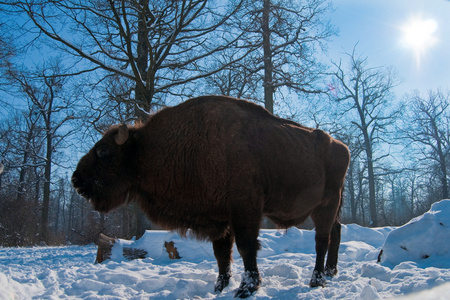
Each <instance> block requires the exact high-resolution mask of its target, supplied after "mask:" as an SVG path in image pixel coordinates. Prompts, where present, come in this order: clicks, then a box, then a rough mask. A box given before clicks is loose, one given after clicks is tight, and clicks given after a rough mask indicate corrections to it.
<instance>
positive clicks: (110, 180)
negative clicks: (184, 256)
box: [72, 96, 350, 298]
mask: <svg viewBox="0 0 450 300" xmlns="http://www.w3.org/2000/svg"><path fill="white" fill-rule="evenodd" d="M349 160H350V155H349V151H348V149H347V147H346V146H345V145H344V144H343V143H341V142H339V141H337V140H335V139H333V138H332V137H330V136H329V135H328V134H326V133H324V132H323V131H321V130H315V129H311V128H307V127H304V126H302V125H299V124H297V123H294V122H292V121H289V120H284V119H281V118H277V117H275V116H273V115H272V114H270V113H269V112H268V111H266V110H265V109H263V108H262V107H260V106H257V105H255V104H253V103H251V102H248V101H245V100H238V99H234V98H230V97H224V96H205V97H199V98H195V99H191V100H188V101H186V102H184V103H182V104H180V105H178V106H175V107H172V108H166V109H164V110H162V111H160V112H158V113H156V114H155V115H153V116H152V117H151V118H150V119H149V121H148V122H147V123H146V124H143V125H139V126H126V125H121V126H115V127H113V128H111V129H110V130H108V131H107V132H106V133H105V134H104V136H103V138H102V139H101V140H100V141H98V142H97V143H96V144H95V146H94V147H93V148H92V149H91V150H90V151H89V153H87V154H86V155H85V156H84V157H83V158H82V159H81V160H80V162H79V163H78V166H77V169H76V171H75V172H74V174H73V177H72V183H73V186H74V187H75V189H76V190H77V191H78V193H80V195H82V196H83V197H85V198H87V199H88V200H89V201H91V202H92V204H93V206H94V208H95V209H96V210H99V211H103V212H107V211H110V210H111V209H114V208H115V207H118V206H119V205H122V204H124V203H126V202H128V201H136V202H137V203H138V204H139V205H140V207H141V208H142V210H143V211H144V212H145V213H146V214H147V216H148V217H149V219H150V220H152V221H153V222H155V223H157V224H160V225H161V226H163V227H165V228H167V229H170V230H178V231H180V232H181V233H182V234H183V233H186V231H187V230H188V229H191V230H192V232H193V233H194V234H195V235H196V236H197V237H198V238H199V239H208V240H210V241H212V243H213V249H214V254H215V257H216V259H217V265H218V269H219V276H218V279H217V283H216V285H215V291H216V292H221V291H222V290H223V289H224V288H225V287H226V286H227V285H228V283H229V280H230V277H231V261H232V255H231V251H232V247H233V244H234V243H236V246H237V249H238V251H239V253H240V255H241V257H242V259H243V262H244V268H245V274H244V276H243V280H242V283H241V285H240V287H239V288H238V290H237V292H236V294H235V296H236V297H241V298H245V297H248V296H250V295H251V294H252V293H253V292H255V291H256V290H257V289H258V287H259V286H260V283H261V277H260V275H259V271H258V266H257V261H256V256H257V251H258V249H259V243H258V240H257V238H258V234H259V226H260V223H261V220H262V218H263V216H267V217H268V218H270V219H271V220H272V221H273V222H274V223H275V224H277V225H278V226H279V227H281V228H288V227H290V226H294V225H298V224H300V223H302V222H303V221H304V220H305V219H306V218H307V217H308V216H311V218H312V220H313V221H314V224H315V226H316V252H317V257H316V265H315V268H314V271H313V275H312V278H311V281H310V285H311V286H312V287H315V286H323V285H324V284H325V279H324V277H325V276H333V275H335V274H336V272H337V261H338V250H339V244H340V232H341V230H340V229H341V228H340V223H339V221H338V214H339V210H340V207H341V194H342V188H343V184H344V178H345V174H346V171H347V167H348V164H349ZM327 252H328V256H327V260H326V263H325V256H326V254H327Z"/></svg>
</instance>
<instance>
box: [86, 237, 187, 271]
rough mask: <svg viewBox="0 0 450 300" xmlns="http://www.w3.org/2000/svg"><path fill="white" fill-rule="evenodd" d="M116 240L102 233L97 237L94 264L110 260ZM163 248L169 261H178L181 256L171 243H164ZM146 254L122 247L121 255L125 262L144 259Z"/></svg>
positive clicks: (136, 249)
mask: <svg viewBox="0 0 450 300" xmlns="http://www.w3.org/2000/svg"><path fill="white" fill-rule="evenodd" d="M117 241H118V239H116V238H112V237H109V236H106V235H104V234H102V233H100V235H99V239H98V241H97V246H98V249H97V257H96V259H95V263H99V264H100V263H102V262H104V261H105V260H109V259H111V255H112V252H113V248H114V246H115V245H117V243H116V242H117ZM164 248H165V249H166V252H167V253H168V255H169V258H170V259H180V258H181V256H180V254H179V253H178V249H177V247H175V243H174V242H173V241H169V242H167V241H164ZM147 254H148V252H147V251H146V250H145V249H140V248H136V247H122V255H123V257H124V258H125V259H126V260H134V259H144V258H146V257H147Z"/></svg>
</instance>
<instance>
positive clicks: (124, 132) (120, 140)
mask: <svg viewBox="0 0 450 300" xmlns="http://www.w3.org/2000/svg"><path fill="white" fill-rule="evenodd" d="M129 136H130V133H129V132H128V126H127V125H126V124H122V125H120V127H119V130H118V132H117V135H116V138H115V141H116V144H117V145H119V146H120V145H123V144H125V142H126V141H127V140H128V137H129Z"/></svg>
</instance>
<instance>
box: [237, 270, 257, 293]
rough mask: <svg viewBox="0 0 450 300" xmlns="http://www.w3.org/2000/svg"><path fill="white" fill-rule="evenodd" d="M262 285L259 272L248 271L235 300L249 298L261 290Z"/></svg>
mask: <svg viewBox="0 0 450 300" xmlns="http://www.w3.org/2000/svg"><path fill="white" fill-rule="evenodd" d="M260 284H261V277H260V276H259V272H258V271H253V272H250V271H247V272H245V274H244V279H243V280H242V282H241V285H240V286H239V288H238V290H237V291H236V293H235V294H234V297H235V298H247V297H249V296H250V295H251V294H253V293H254V292H256V291H257V290H258V289H259V285H260Z"/></svg>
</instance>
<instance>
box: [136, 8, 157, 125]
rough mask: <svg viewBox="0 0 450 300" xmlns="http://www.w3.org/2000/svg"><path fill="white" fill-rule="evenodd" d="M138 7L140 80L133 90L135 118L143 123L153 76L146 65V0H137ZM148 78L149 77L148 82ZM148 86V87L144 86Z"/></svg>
mask: <svg viewBox="0 0 450 300" xmlns="http://www.w3.org/2000/svg"><path fill="white" fill-rule="evenodd" d="M139 6H140V7H141V8H142V11H141V12H140V13H139V15H138V43H137V49H136V52H137V58H136V66H137V69H138V70H139V74H140V75H141V80H138V81H137V82H136V90H135V98H136V99H135V100H136V107H135V114H136V117H137V118H138V119H139V120H141V121H145V120H146V119H147V117H148V115H147V113H148V112H150V109H151V103H152V98H153V94H154V86H153V84H154V75H153V68H152V66H149V65H148V61H149V51H150V49H149V43H148V32H147V30H148V29H147V15H148V13H147V9H148V0H139ZM148 76H151V77H153V78H151V79H150V80H149V78H148ZM146 84H148V85H149V86H146Z"/></svg>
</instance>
